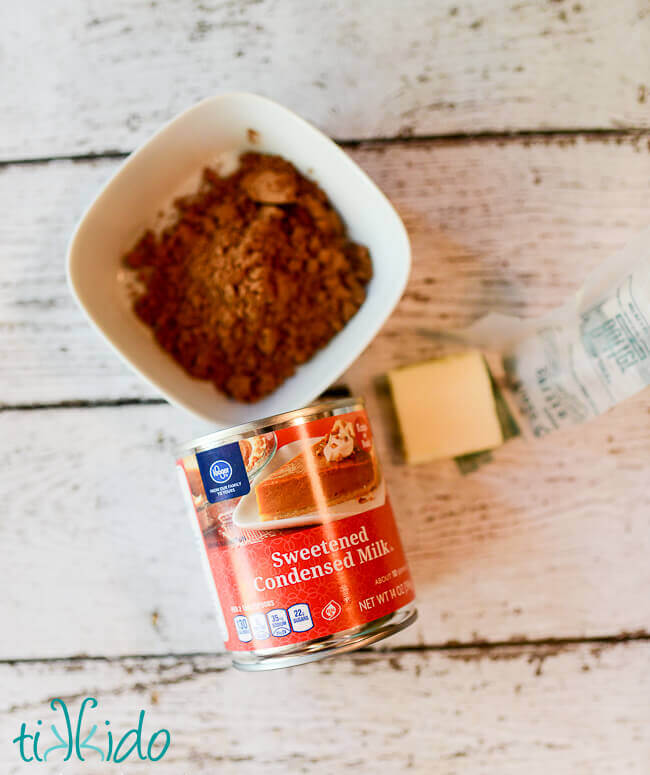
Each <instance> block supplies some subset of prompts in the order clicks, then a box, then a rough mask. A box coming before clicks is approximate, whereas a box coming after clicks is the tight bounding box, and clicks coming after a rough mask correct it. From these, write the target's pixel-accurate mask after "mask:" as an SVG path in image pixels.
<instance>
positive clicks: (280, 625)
mask: <svg viewBox="0 0 650 775" xmlns="http://www.w3.org/2000/svg"><path fill="white" fill-rule="evenodd" d="M266 617H267V619H268V620H269V624H270V626H271V635H273V636H274V637H275V638H284V637H285V635H288V634H289V633H290V632H291V625H290V624H289V617H288V616H287V612H286V611H285V610H284V608H274V609H273V610H272V611H269V612H268V614H267V615H266Z"/></svg>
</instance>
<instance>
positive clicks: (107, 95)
mask: <svg viewBox="0 0 650 775" xmlns="http://www.w3.org/2000/svg"><path fill="white" fill-rule="evenodd" d="M648 18H649V17H648V8H647V5H646V4H645V3H644V2H639V0H620V1H619V2H616V3H611V2H608V0H594V1H593V2H581V3H578V2H569V0H567V2H564V3H561V2H530V1H529V0H527V1H525V2H512V1H510V0H509V1H508V2H504V0H483V2H481V3H478V4H477V3H468V2H456V1H455V0H449V1H448V2H445V3H431V2H428V0H408V1H407V2H400V3H395V2H392V1H391V0H375V1H374V2H372V3H350V2H347V1H346V0H336V2H329V3H318V4H314V3H304V2H301V1H300V0H262V1H261V2H260V1H258V0H234V1H232V2H213V1H212V0H209V1H208V2H201V3H198V2H197V3H187V2H185V0H166V2H164V3H157V2H149V0H114V1H113V2H111V3H110V6H109V7H106V6H104V5H102V4H100V5H95V4H89V3H86V2H84V0H64V1H63V2H57V3H43V2H40V0H24V1H23V2H21V3H14V4H12V5H11V6H10V7H9V8H8V9H7V12H6V13H5V14H4V16H3V39H2V61H3V88H2V94H1V96H0V105H1V107H2V116H3V120H2V124H1V125H0V159H15V158H34V157H43V156H51V155H70V154H80V153H89V152H97V151H102V152H103V151H106V150H113V149H119V150H131V149H133V148H134V147H135V146H137V145H138V144H139V143H141V142H142V141H143V140H144V139H145V138H147V137H148V136H149V135H150V134H151V133H152V132H153V131H154V130H155V129H156V128H157V127H158V126H159V125H160V124H161V123H162V122H164V121H166V120H168V119H169V118H171V117H172V116H173V115H174V114H176V113H177V112H179V111H180V110H182V109H184V108H186V107H188V106H189V105H191V104H192V103H194V102H196V101H197V100H199V99H202V98H203V97H206V96H209V95H212V94H214V93H217V92H223V91H233V90H249V91H256V92H259V93H262V94H266V95H268V96H270V97H273V98H275V99H277V100H279V101H281V102H283V103H285V104H287V105H288V106H289V107H291V108H293V109H294V110H296V111H298V112H299V113H300V114H302V115H304V116H305V117H306V118H307V119H309V120H311V121H313V122H314V123H316V124H317V125H318V126H320V127H322V128H323V129H324V130H325V131H326V132H328V133H329V134H331V135H333V136H335V137H338V138H368V137H393V136H396V135H408V134H419V135H422V134H424V135H432V134H435V135H440V134H449V133H466V132H481V131H483V132H486V131H488V132H489V131H499V132H501V131H506V132H508V131H513V130H530V129H549V128H551V129H560V128H565V129H566V128H569V129H571V128H620V127H648V126H649V122H650V114H649V113H648V102H649V101H650V26H649V25H648Z"/></svg>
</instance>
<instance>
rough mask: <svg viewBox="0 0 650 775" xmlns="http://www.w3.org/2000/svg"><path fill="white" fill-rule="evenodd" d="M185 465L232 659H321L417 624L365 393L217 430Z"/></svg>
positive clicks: (240, 663) (250, 665)
mask: <svg viewBox="0 0 650 775" xmlns="http://www.w3.org/2000/svg"><path fill="white" fill-rule="evenodd" d="M178 466H179V472H180V474H181V479H182V482H183V487H184V490H185V491H186V492H187V493H188V494H189V496H190V497H191V500H192V505H193V513H192V521H193V523H195V524H196V522H197V518H198V527H199V530H200V534H201V539H202V543H203V546H204V550H205V551H204V555H203V556H204V558H205V559H206V568H207V569H208V570H209V573H210V576H211V584H212V585H213V587H214V589H215V591H216V602H217V606H218V609H219V614H220V616H219V618H220V623H221V627H222V630H223V637H224V640H225V644H226V648H227V649H228V650H229V651H230V652H232V657H233V664H234V665H235V666H236V667H239V668H241V669H243V670H259V669H265V668H275V667H288V666H290V665H296V664H300V663H301V662H308V661H311V660H314V659H320V658H322V657H325V656H328V655H330V654H332V653H334V652H337V651H345V650H350V649H355V648H359V647H361V646H365V645H367V644H369V643H372V642H374V641H377V640H379V639H381V638H384V637H386V636H387V635H390V634H391V633H393V632H396V631H397V630H400V629H402V628H404V627H406V626H407V625H408V624H410V623H411V622H413V621H414V620H415V618H416V615H417V613H416V609H415V606H414V602H413V601H414V590H413V582H412V580H411V575H410V572H409V569H408V565H407V563H406V559H405V557H404V551H403V549H402V544H401V542H400V538H399V534H398V532H397V527H396V525H395V518H394V516H393V511H392V508H391V505H390V500H389V498H388V493H387V490H386V483H385V481H384V478H383V476H382V473H381V468H380V466H379V461H378V460H377V456H376V453H375V447H374V444H373V437H372V433H371V430H370V425H369V423H368V417H367V415H366V411H365V408H364V405H363V402H362V401H360V400H357V399H348V398H346V399H339V400H333V401H326V402H324V403H321V404H318V405H315V406H311V407H308V408H306V409H300V410H298V411H295V412H289V413H287V414H282V415H277V416H275V417H271V418H269V419H267V420H260V421H259V422H257V423H251V424H248V425H242V426H239V427H237V428H232V429H229V430H225V431H220V432H218V433H213V434H211V435H210V436H205V437H203V438H201V439H198V440H196V441H195V442H193V443H192V444H190V445H188V446H187V447H186V449H185V451H184V452H183V456H182V457H181V458H180V459H179V460H178ZM194 512H195V513H194Z"/></svg>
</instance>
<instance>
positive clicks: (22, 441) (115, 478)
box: [0, 393, 650, 658]
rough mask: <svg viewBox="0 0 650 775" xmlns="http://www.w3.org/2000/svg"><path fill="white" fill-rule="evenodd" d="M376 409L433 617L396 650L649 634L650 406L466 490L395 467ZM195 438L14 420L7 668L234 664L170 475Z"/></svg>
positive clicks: (499, 457)
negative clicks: (188, 657)
mask: <svg viewBox="0 0 650 775" xmlns="http://www.w3.org/2000/svg"><path fill="white" fill-rule="evenodd" d="M368 396H369V399H370V411H371V417H373V418H374V421H375V422H374V428H375V431H376V438H377V443H378V447H379V451H380V455H381V458H382V460H383V461H384V468H385V474H386V478H387V483H388V487H389V491H390V492H391V497H392V500H393V503H394V505H395V510H396V513H397V517H398V521H399V524H400V527H401V532H402V537H403V540H404V544H405V549H406V551H407V555H408V557H409V560H410V563H411V565H412V569H413V573H414V578H415V585H416V591H417V593H418V605H419V610H420V618H419V621H418V622H417V624H416V625H414V626H412V627H410V628H408V629H407V630H405V631H404V632H403V633H401V634H400V635H398V636H395V637H394V638H392V639H391V640H390V641H388V642H387V645H389V646H395V645H408V646H413V645H422V644H428V645H431V644H445V643H448V642H450V641H451V642H454V641H461V642H465V643H468V642H474V641H478V642H482V641H496V642H501V641H508V640H510V639H513V640H516V641H521V640H525V639H529V638H533V639H542V638H551V637H569V638H573V637H581V638H582V637H596V636H598V637H600V636H604V635H607V636H612V635H618V634H620V633H622V632H632V631H634V632H637V631H640V630H645V631H648V630H650V597H649V596H648V594H647V589H648V587H649V584H650V566H649V565H648V560H647V558H648V556H649V554H650V530H648V527H649V525H648V521H649V518H650V492H649V491H648V487H647V461H648V455H649V454H650V440H649V438H648V434H647V417H648V397H647V394H646V395H645V396H641V397H639V398H637V399H634V400H630V401H628V402H627V403H625V404H624V405H622V406H619V407H618V408H617V409H616V410H615V411H613V412H612V413H610V414H609V415H607V416H606V417H603V418H600V419H599V420H597V421H595V422H593V423H591V424H589V425H586V426H584V427H583V428H581V429H577V430H573V431H570V432H569V431H567V432H563V433H561V434H557V435H555V436H548V437H546V438H545V439H543V440H540V441H538V442H536V443H530V444H526V443H525V442H523V441H521V440H516V441H512V442H510V443H508V444H506V445H505V446H504V447H503V448H502V449H501V450H499V451H498V452H497V453H496V454H495V459H494V461H493V462H492V463H491V464H490V465H487V466H485V467H484V468H481V469H480V470H479V471H477V472H475V473H473V474H471V475H469V476H466V477H463V476H461V475H460V474H459V473H458V471H457V470H456V469H455V467H454V465H453V464H452V463H451V462H443V463H438V464H430V465H424V466H414V467H408V466H405V465H402V464H400V463H399V462H397V461H396V460H394V458H395V457H396V453H395V445H394V443H393V440H392V439H391V436H390V425H389V423H386V422H382V420H383V419H385V418H384V416H383V408H382V407H381V406H380V405H378V403H377V401H378V399H377V397H376V396H375V395H374V394H372V393H369V394H368ZM191 426H192V422H191V421H188V419H187V418H186V417H185V416H184V415H183V414H182V413H181V412H179V411H177V410H175V409H173V408H171V407H169V406H167V405H160V406H128V407H119V408H94V409H68V410H32V411H9V412H4V413H1V414H0V438H2V440H3V445H2V452H1V453H0V454H1V457H0V500H1V501H2V503H3V504H4V513H3V519H2V520H1V521H0V567H1V568H2V569H3V578H4V579H5V581H4V586H3V590H4V591H5V594H4V595H3V601H2V610H3V614H2V620H3V621H4V622H5V623H10V626H9V625H8V626H5V627H3V628H2V634H1V637H0V658H19V657H23V658H24V657H60V656H70V655H76V654H91V655H121V654H165V653H174V652H175V653H189V652H206V651H208V652H212V651H218V650H219V649H220V648H221V641H220V639H219V636H218V633H217V628H216V624H215V619H214V615H213V609H212V605H211V602H210V597H209V594H208V586H207V584H205V582H204V579H203V577H202V575H201V572H200V570H199V561H198V560H199V558H198V554H197V551H196V549H195V547H194V546H193V539H192V537H191V534H190V529H189V527H188V525H187V522H186V517H185V510H184V506H183V503H182V499H181V495H180V492H179V491H178V490H177V483H176V478H175V474H174V470H173V461H174V457H173V456H174V451H175V449H176V448H177V446H178V445H179V444H180V443H181V442H183V441H186V440H187V439H189V438H191V436H192V434H193V433H195V432H196V431H197V430H198V428H196V427H191ZM109 623H110V625H109Z"/></svg>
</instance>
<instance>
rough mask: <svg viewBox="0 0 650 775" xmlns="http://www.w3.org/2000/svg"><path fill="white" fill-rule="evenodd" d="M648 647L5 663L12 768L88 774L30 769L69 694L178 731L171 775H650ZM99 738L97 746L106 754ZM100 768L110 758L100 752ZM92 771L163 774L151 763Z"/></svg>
mask: <svg viewBox="0 0 650 775" xmlns="http://www.w3.org/2000/svg"><path fill="white" fill-rule="evenodd" d="M649 659H650V646H649V645H648V644H647V643H628V644H620V645H616V646H611V645H607V646H604V645H600V644H590V645H583V646H573V647H568V648H564V649H549V648H499V649H494V650H490V651H488V652H484V651H474V650H463V651H454V650H450V651H448V652H443V653H435V652H434V653H431V652H429V653H427V652H413V653H396V654H392V655H375V654H368V653H357V654H355V655H353V656H343V657H339V658H338V659H336V660H330V661H327V662H322V663H316V664H312V665H308V666H302V667H299V668H293V669H291V670H289V671H279V672H276V673H266V674H260V675H242V674H240V673H237V672H236V671H234V670H232V669H230V668H228V667H227V663H226V661H225V659H223V658H219V657H215V658H194V659H162V660H159V659H147V660H142V659H129V660H125V661H120V662H110V661H108V662H104V661H98V662H87V661H85V662H84V661H81V662H57V663H49V664H48V663H36V664H22V665H17V666H16V667H11V666H7V665H4V666H0V682H1V684H2V687H3V692H2V698H1V699H0V730H1V731H2V735H1V741H0V768H1V769H2V772H3V773H6V775H23V773H27V772H31V771H33V770H34V767H37V768H38V771H39V772H43V773H49V774H50V775H54V774H55V773H57V775H58V773H60V772H61V771H64V772H67V771H68V768H70V770H71V771H72V770H73V769H74V765H72V763H69V764H68V765H62V764H61V763H60V762H58V763H57V762H55V761H54V757H55V755H56V754H52V755H51V757H50V759H51V761H49V762H48V763H46V764H38V765H33V764H32V765H31V769H30V766H29V765H27V764H21V763H20V762H19V760H18V757H17V753H16V750H15V747H14V746H12V745H11V744H10V743H9V740H11V739H12V738H13V737H14V736H15V735H17V734H18V731H19V728H20V724H21V723H22V722H23V721H28V722H29V723H30V726H34V725H35V722H36V719H38V718H40V719H42V720H43V722H44V727H43V729H44V732H43V736H44V738H45V736H46V735H47V734H48V733H49V730H48V729H47V725H48V724H50V723H52V722H56V721H57V720H60V719H59V717H60V715H61V714H60V712H59V713H58V714H54V713H52V712H51V711H50V710H49V708H48V707H47V703H48V701H49V700H50V699H51V698H53V697H61V696H63V697H65V698H67V702H68V704H69V706H70V708H71V710H72V711H73V712H74V713H75V714H76V712H77V711H78V708H79V704H80V702H81V699H82V698H83V697H85V696H88V695H92V696H95V697H96V698H97V699H98V700H99V703H100V704H99V707H98V709H97V711H93V712H92V713H94V714H96V715H94V716H92V722H91V723H94V722H98V723H99V725H100V726H101V727H103V724H102V721H103V720H104V719H110V721H111V728H112V730H113V733H114V734H116V735H117V734H118V733H120V732H121V733H124V732H125V731H126V730H127V729H128V728H130V727H131V726H133V724H134V723H135V721H136V720H137V713H138V712H139V709H140V708H144V709H145V710H146V718H145V725H144V729H145V740H148V739H149V735H151V734H152V733H153V731H154V730H156V729H158V728H160V727H165V728H167V729H169V730H170V732H171V735H172V742H171V746H170V748H169V751H168V752H167V754H166V756H165V757H164V758H163V759H162V760H161V761H160V762H158V763H157V764H156V765H155V771H156V772H160V773H162V774H163V775H165V774H166V773H173V774H174V775H186V774H187V775H189V773H203V772H206V773H207V772H210V773H215V772H218V773H224V775H226V774H227V773H241V774H242V775H243V774H244V773H259V772H262V771H263V772H265V773H271V774H272V773H285V772H292V773H307V772H308V773H313V774H314V775H318V773H323V774H326V775H331V773H332V772H341V771H343V770H348V769H350V770H354V772H362V773H374V772H377V770H378V769H384V770H386V771H390V772H400V773H401V772H409V773H433V772H435V773H436V774H439V775H459V774H460V773H463V775H467V774H469V775H472V774H473V773H476V775H491V774H492V773H493V774H494V775H497V774H498V775H521V773H522V772H526V773H529V775H546V774H547V773H548V772H553V773H557V775H564V774H565V773H566V775H569V774H571V775H576V773H589V775H606V774H610V773H616V774H618V773H622V772H624V773H626V775H646V773H647V771H648V770H647V766H648V759H649V756H650V738H649V736H648V729H647V713H648V695H649V693H650V679H649V678H648V675H649V671H648V663H649ZM105 740H106V738H105V735H104V734H103V729H100V730H99V731H98V733H97V735H96V737H95V739H94V742H104V744H105ZM95 756H97V755H96V754H95ZM77 768H78V771H81V770H82V769H83V770H84V771H86V770H88V771H94V772H99V771H100V770H101V772H106V773H108V774H109V775H118V773H121V772H128V773H133V775H141V773H150V772H151V771H152V769H153V768H152V765H151V764H150V763H148V762H147V763H140V762H138V761H137V759H136V760H132V759H128V760H127V761H126V762H124V764H122V765H121V766H116V765H111V764H101V765H99V764H97V765H96V767H95V768H94V769H93V767H92V759H91V754H88V761H87V762H86V764H85V765H81V764H78V765H77Z"/></svg>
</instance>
